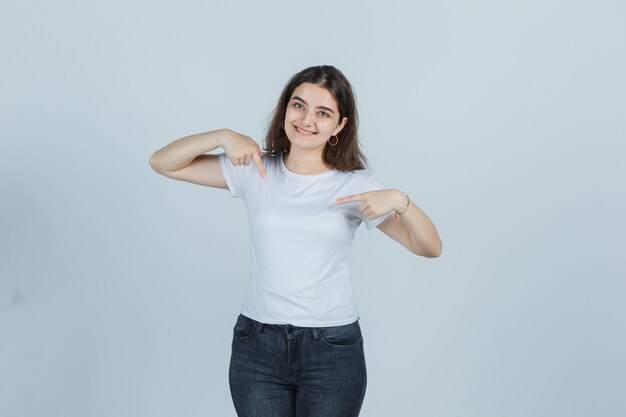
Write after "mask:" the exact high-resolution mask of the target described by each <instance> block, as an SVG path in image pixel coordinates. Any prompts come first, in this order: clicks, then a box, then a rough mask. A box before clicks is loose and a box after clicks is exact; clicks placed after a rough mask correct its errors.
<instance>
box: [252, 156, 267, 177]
mask: <svg viewBox="0 0 626 417" xmlns="http://www.w3.org/2000/svg"><path fill="white" fill-rule="evenodd" d="M252 157H253V158H254V162H255V164H256V166H257V168H259V172H260V173H261V176H262V177H263V178H267V174H266V172H265V167H264V166H263V160H262V159H261V156H260V154H258V153H255V154H254V155H253V156H252Z"/></svg>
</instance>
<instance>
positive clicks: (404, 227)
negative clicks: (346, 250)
mask: <svg viewBox="0 0 626 417" xmlns="http://www.w3.org/2000/svg"><path fill="white" fill-rule="evenodd" d="M407 198H408V196H407V195H406V194H405V193H403V192H402V191H400V190H395V189H388V190H375V191H367V192H365V193H361V194H354V195H350V196H347V197H343V198H339V199H337V200H336V203H338V204H342V203H348V202H352V201H360V202H361V204H360V206H359V211H361V213H363V216H365V217H367V218H368V219H375V218H377V217H380V216H382V215H383V214H385V213H389V212H390V211H391V210H395V212H396V213H394V214H393V215H391V216H389V217H388V218H387V219H386V220H385V221H384V222H382V223H381V224H379V225H378V226H377V227H378V229H380V230H381V231H382V232H384V233H385V234H386V235H388V236H390V237H391V238H393V239H395V240H396V241H398V242H400V243H401V244H402V245H404V246H405V247H406V248H407V249H409V250H410V251H411V252H413V253H414V254H416V255H420V256H424V257H427V258H436V257H438V256H440V255H441V249H442V242H441V238H440V237H439V234H438V233H437V229H436V228H435V225H434V224H433V222H432V221H430V218H428V216H427V215H426V213H424V212H423V211H422V210H421V209H420V208H419V207H418V206H417V205H416V204H415V203H413V202H412V201H410V199H409V201H408V206H407ZM405 209H406V210H405ZM399 213H402V214H399Z"/></svg>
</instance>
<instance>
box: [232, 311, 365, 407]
mask: <svg viewBox="0 0 626 417" xmlns="http://www.w3.org/2000/svg"><path fill="white" fill-rule="evenodd" d="M228 378H229V384H230V393H231V396H232V399H233V403H234V405H235V410H236V411H237V415H238V416H239V417H252V416H254V417H294V416H297V417H356V416H358V415H359V412H360V410H361V405H362V404H363V398H364V397H365V387H366V385H367V372H366V368H365V355H364V351H363V336H362V334H361V327H360V325H359V320H358V319H357V320H356V321H355V322H353V323H350V324H346V325H343V326H331V327H297V326H293V325H290V324H285V325H279V324H266V323H261V322H259V321H256V320H253V319H251V318H249V317H246V316H244V315H243V314H239V316H238V317H237V322H236V323H235V327H234V328H233V340H232V350H231V358H230V367H229V371H228Z"/></svg>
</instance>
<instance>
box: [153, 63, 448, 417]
mask: <svg viewBox="0 0 626 417" xmlns="http://www.w3.org/2000/svg"><path fill="white" fill-rule="evenodd" d="M357 128H358V117H357V110H356V106H355V97H354V94H353V91H352V87H351V85H350V83H349V82H348V80H347V79H346V77H345V76H344V75H343V74H342V73H341V71H339V70H338V69H336V68H334V67H332V66H328V65H322V66H315V67H310V68H306V69H304V70H302V71H300V72H299V73H297V74H295V75H294V76H292V77H291V79H290V80H289V81H288V82H287V84H286V86H285V87H284V89H283V91H282V94H281V96H280V98H279V99H278V104H277V106H276V108H275V111H274V117H273V119H272V121H271V123H270V125H269V127H268V129H267V132H266V137H265V145H266V146H265V152H262V150H261V148H260V146H259V145H258V144H257V143H256V142H255V141H254V140H253V139H252V138H250V137H248V136H246V135H243V134H240V133H237V132H234V131H232V130H230V129H218V130H214V131H210V132H206V133H199V134H196V135H191V136H187V137H184V138H182V139H178V140H176V141H174V142H172V143H170V144H168V145H167V146H165V147H163V148H162V149H159V150H158V151H156V152H155V153H154V155H153V156H152V157H151V158H150V166H151V167H152V168H153V169H154V170H155V171H156V172H158V173H160V174H163V175H165V176H167V177H169V178H173V179H176V180H182V181H188V182H192V183H195V184H200V185H205V186H208V187H216V188H222V189H227V190H228V191H229V193H230V195H231V196H232V197H233V198H241V199H242V200H243V201H244V203H245V204H246V208H247V212H248V219H249V224H250V241H251V247H250V255H251V256H250V262H251V269H250V279H249V283H248V288H247V290H246V293H245V296H244V299H243V302H242V303H241V307H240V314H239V316H238V317H237V320H236V323H235V325H234V328H233V338H232V351H231V359H230V368H229V384H230V391H231V395H232V399H233V403H234V406H235V409H236V411H237V415H238V416H240V417H243V416H246V417H247V416H255V417H263V416H267V417H288V416H289V417H292V416H303V417H312V416H320V417H321V416H323V417H334V416H337V417H351V416H358V415H359V412H360V409H361V404H362V403H363V398H364V396H365V387H366V384H367V375H366V366H365V357H364V351H363V336H362V334H361V328H360V324H359V313H358V310H357V308H356V303H355V300H354V297H353V293H352V286H351V281H350V280H351V272H350V250H351V245H352V239H353V237H354V232H355V230H356V228H357V227H358V226H359V225H360V224H361V222H364V223H365V225H366V227H367V229H372V228H374V226H376V227H377V228H378V229H380V230H381V231H382V232H384V233H385V234H386V235H388V236H389V237H391V238H392V239H394V240H396V241H398V242H399V243H400V244H401V245H402V246H404V247H405V248H407V249H408V250H409V251H411V252H412V253H414V254H416V255H420V256H424V257H429V258H432V257H437V256H439V255H440V253H441V246H442V243H441V239H440V238H439V235H438V233H437V231H436V229H435V226H434V225H433V223H432V222H431V221H430V219H429V218H428V216H427V215H426V214H425V213H424V212H423V211H422V210H421V209H420V208H418V207H417V205H415V204H414V203H413V202H412V201H411V200H410V199H409V197H408V195H407V194H405V193H403V192H402V191H400V190H396V189H385V187H383V186H382V184H381V183H380V182H378V181H377V180H376V179H375V178H374V177H373V176H372V175H371V173H370V171H369V170H367V169H366V168H365V160H366V158H365V157H364V156H363V155H362V153H361V151H360V150H359V143H358V138H357ZM218 147H221V148H223V150H224V152H222V153H219V154H205V153H206V152H210V151H212V150H214V149H216V148H218ZM392 213H393V214H394V215H392Z"/></svg>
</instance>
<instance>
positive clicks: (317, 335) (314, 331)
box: [311, 327, 320, 340]
mask: <svg viewBox="0 0 626 417" xmlns="http://www.w3.org/2000/svg"><path fill="white" fill-rule="evenodd" d="M311 333H313V339H314V340H317V339H319V337H320V335H319V333H318V331H317V328H315V327H312V328H311Z"/></svg>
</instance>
